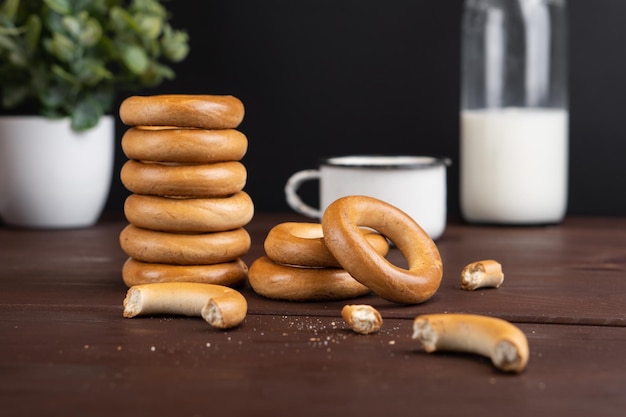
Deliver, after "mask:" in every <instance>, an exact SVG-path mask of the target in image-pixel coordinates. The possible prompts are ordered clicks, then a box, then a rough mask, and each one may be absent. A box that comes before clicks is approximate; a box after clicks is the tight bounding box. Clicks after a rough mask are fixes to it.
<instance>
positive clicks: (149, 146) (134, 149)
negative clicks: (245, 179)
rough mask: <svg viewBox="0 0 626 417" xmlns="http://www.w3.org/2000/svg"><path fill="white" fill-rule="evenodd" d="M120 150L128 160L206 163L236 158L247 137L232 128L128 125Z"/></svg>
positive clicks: (243, 149) (242, 155)
mask: <svg viewBox="0 0 626 417" xmlns="http://www.w3.org/2000/svg"><path fill="white" fill-rule="evenodd" d="M122 150H123V151H124V154H125V155H126V156H127V157H128V159H136V160H141V161H158V162H180V163H199V164H206V163H213V162H224V161H239V160H240V159H242V158H243V157H244V155H245V154H246V151H247V150H248V139H247V138H246V136H245V135H244V134H243V133H241V132H239V131H238V130H235V129H219V130H208V129H180V128H158V129H151V128H147V127H132V128H130V129H128V130H127V131H126V132H125V133H124V136H123V137H122Z"/></svg>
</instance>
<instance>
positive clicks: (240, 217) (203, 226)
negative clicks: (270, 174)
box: [124, 191, 254, 233]
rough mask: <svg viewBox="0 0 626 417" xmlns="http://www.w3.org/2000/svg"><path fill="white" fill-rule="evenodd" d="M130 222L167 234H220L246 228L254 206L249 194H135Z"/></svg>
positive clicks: (129, 204) (128, 205)
mask: <svg viewBox="0 0 626 417" xmlns="http://www.w3.org/2000/svg"><path fill="white" fill-rule="evenodd" d="M124 214H125V215H126V219H127V220H128V221H129V222H130V223H131V224H134V225H135V226H137V227H141V228H144V229H151V230H159V231H164V232H196V233H206V232H220V231H224V230H231V229H237V228H239V227H242V226H244V225H246V224H247V223H249V222H250V220H252V217H253V215H254V204H253V202H252V199H251V198H250V196H249V195H248V194H247V193H246V192H245V191H240V192H238V193H235V194H233V195H232V196H229V197H218V198H168V197H158V196H150V195H140V194H131V195H129V196H128V197H127V198H126V201H125V202H124Z"/></svg>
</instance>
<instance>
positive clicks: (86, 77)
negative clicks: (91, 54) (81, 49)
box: [77, 58, 113, 86]
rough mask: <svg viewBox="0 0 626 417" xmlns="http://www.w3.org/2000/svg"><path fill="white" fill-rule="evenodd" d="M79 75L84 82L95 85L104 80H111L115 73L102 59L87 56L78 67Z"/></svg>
mask: <svg viewBox="0 0 626 417" xmlns="http://www.w3.org/2000/svg"><path fill="white" fill-rule="evenodd" d="M77 77H78V79H79V80H80V82H81V83H82V84H86V85H89V86H93V85H96V84H98V83H99V82H101V81H102V80H110V79H112V78H113V74H112V73H111V71H109V70H108V69H107V68H106V66H104V64H103V63H102V61H100V60H98V59H95V58H85V59H84V60H82V61H81V63H80V65H79V66H78V68H77Z"/></svg>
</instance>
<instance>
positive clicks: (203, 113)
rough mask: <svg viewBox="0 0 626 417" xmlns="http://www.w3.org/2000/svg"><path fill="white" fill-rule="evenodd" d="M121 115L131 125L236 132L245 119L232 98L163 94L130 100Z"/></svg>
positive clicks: (130, 98)
mask: <svg viewBox="0 0 626 417" xmlns="http://www.w3.org/2000/svg"><path fill="white" fill-rule="evenodd" d="M119 114H120V119H121V120H122V122H123V123H124V124H126V125H128V126H176V127H195V128H203V129H235V128H236V127H237V126H239V124H240V123H241V122H242V120H243V116H244V106H243V103H242V102H241V100H239V99H238V98H236V97H233V96H216V95H193V94H191V95H188V94H163V95H153V96H132V97H128V98H127V99H125V100H124V101H123V102H122V104H121V105H120V108H119Z"/></svg>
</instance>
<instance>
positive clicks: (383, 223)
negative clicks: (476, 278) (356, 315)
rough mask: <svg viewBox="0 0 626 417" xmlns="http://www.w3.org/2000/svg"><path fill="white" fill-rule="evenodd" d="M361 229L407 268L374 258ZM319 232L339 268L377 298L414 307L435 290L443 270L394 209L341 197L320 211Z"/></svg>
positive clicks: (417, 230) (422, 237) (432, 249)
mask: <svg viewBox="0 0 626 417" xmlns="http://www.w3.org/2000/svg"><path fill="white" fill-rule="evenodd" d="M360 227H370V228H372V229H374V230H376V231H377V232H379V233H381V234H383V235H384V236H386V237H387V238H388V239H389V240H391V241H392V242H393V243H394V244H395V245H396V247H397V248H398V249H399V250H400V252H401V253H402V254H403V255H404V257H405V258H406V260H407V263H408V269H404V268H400V267H398V266H396V265H393V264H391V263H390V262H389V261H388V260H387V259H385V258H384V257H382V256H380V255H379V254H378V253H376V251H375V250H374V249H373V248H372V247H371V245H369V244H368V243H367V241H366V240H365V238H364V237H363V234H362V233H361V230H360ZM322 229H323V231H324V242H325V243H326V246H327V247H328V249H329V250H330V252H331V253H332V254H333V255H334V256H335V258H337V260H338V261H339V263H340V264H341V265H342V266H343V268H344V269H346V271H348V272H349V273H350V275H352V276H353V277H354V278H355V279H356V280H357V281H359V282H361V283H362V284H363V285H365V286H367V287H369V288H370V289H371V290H372V291H373V292H375V293H376V294H378V295H379V296H381V297H382V298H385V299H386V300H389V301H393V302H396V303H404V304H418V303H422V302H424V301H426V300H428V299H429V298H431V297H432V296H433V295H434V294H435V292H437V290H438V289H439V285H440V284H441V278H442V276H443V265H442V262H441V257H440V255H439V250H438V249H437V246H436V245H435V243H434V242H433V240H432V239H431V238H430V236H428V234H427V233H426V232H425V231H424V230H423V229H422V228H421V227H420V226H419V225H418V224H417V223H416V222H415V221H414V220H413V219H412V218H411V217H410V216H409V215H407V214H406V213H404V212H403V211H402V210H400V209H398V208H397V207H395V206H393V205H391V204H388V203H386V202H384V201H381V200H379V199H376V198H373V197H366V196H347V197H342V198H339V199H338V200H336V201H334V202H333V203H331V204H330V205H329V206H328V207H327V208H326V210H325V211H324V215H323V216H322Z"/></svg>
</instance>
